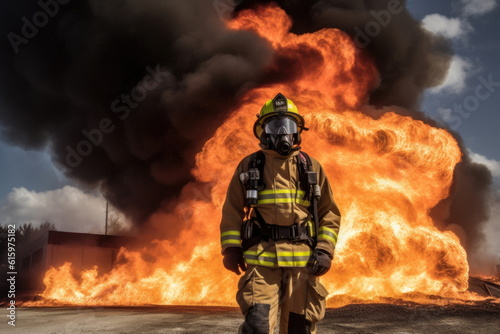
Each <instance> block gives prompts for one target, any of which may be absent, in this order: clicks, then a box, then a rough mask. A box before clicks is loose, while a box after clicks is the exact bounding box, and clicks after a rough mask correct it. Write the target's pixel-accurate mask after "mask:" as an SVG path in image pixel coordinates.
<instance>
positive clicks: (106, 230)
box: [104, 201, 108, 235]
mask: <svg viewBox="0 0 500 334" xmlns="http://www.w3.org/2000/svg"><path fill="white" fill-rule="evenodd" d="M104 234H105V235H108V201H106V227H105V229H104Z"/></svg>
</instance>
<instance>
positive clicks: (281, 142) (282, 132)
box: [263, 116, 300, 156]
mask: <svg viewBox="0 0 500 334" xmlns="http://www.w3.org/2000/svg"><path fill="white" fill-rule="evenodd" d="M263 128H264V132H263V136H265V137H266V143H265V144H266V146H267V147H268V148H269V149H272V150H275V151H276V152H278V153H279V154H280V155H283V156H287V155H289V154H290V153H292V151H294V150H295V149H296V147H294V146H295V145H298V144H300V143H299V142H298V141H299V132H298V126H297V123H296V122H295V120H294V119H293V118H291V117H287V116H276V117H273V118H271V119H270V120H269V121H268V122H267V123H266V124H265V125H264V127H263Z"/></svg>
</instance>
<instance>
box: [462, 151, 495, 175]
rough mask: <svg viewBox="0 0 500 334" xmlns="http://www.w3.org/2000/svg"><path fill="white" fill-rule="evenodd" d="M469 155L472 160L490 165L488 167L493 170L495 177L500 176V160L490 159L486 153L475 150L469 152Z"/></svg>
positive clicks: (492, 173)
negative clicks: (482, 153) (475, 151)
mask: <svg viewBox="0 0 500 334" xmlns="http://www.w3.org/2000/svg"><path fill="white" fill-rule="evenodd" d="M469 156H470V157H471V159H472V161H474V162H477V163H478V164H482V165H485V166H486V167H488V169H489V170H490V171H491V175H493V176H494V177H500V161H496V160H493V159H488V158H487V157H485V156H484V155H481V154H478V153H474V152H469Z"/></svg>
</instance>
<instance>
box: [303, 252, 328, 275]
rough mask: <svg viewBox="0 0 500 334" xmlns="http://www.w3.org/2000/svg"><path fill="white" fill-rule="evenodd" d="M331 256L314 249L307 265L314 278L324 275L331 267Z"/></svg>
mask: <svg viewBox="0 0 500 334" xmlns="http://www.w3.org/2000/svg"><path fill="white" fill-rule="evenodd" d="M332 258H333V257H332V255H331V254H330V253H328V252H327V251H325V250H323V249H315V250H314V253H313V255H311V259H310V260H309V262H308V263H307V266H308V268H309V272H310V273H311V274H312V275H314V276H321V275H324V274H326V273H327V272H328V270H330V267H331V266H332Z"/></svg>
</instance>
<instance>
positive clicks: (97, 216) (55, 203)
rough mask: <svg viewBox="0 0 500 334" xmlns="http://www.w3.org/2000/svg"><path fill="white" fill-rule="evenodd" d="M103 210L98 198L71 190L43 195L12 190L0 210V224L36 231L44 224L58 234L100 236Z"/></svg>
mask: <svg viewBox="0 0 500 334" xmlns="http://www.w3.org/2000/svg"><path fill="white" fill-rule="evenodd" d="M105 206H106V201H105V200H104V199H103V198H102V197H101V196H94V195H92V194H87V193H84V192H83V191H81V190H79V189H77V188H74V187H71V186H65V187H63V188H60V189H56V190H51V191H45V192H35V191H30V190H28V189H26V188H24V187H21V188H14V189H13V190H12V191H11V192H10V194H9V195H7V197H6V199H5V200H4V201H3V203H2V204H1V206H0V217H1V218H0V219H1V220H0V223H1V224H2V225H5V224H16V225H17V226H20V225H22V224H24V223H32V224H33V226H34V227H37V226H39V225H40V224H42V223H44V222H46V221H48V222H51V223H53V224H54V225H55V226H56V228H57V230H59V231H68V232H83V233H89V232H90V233H103V231H104V219H105Z"/></svg>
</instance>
